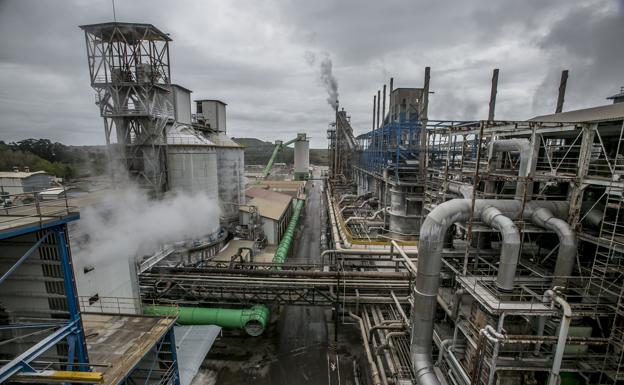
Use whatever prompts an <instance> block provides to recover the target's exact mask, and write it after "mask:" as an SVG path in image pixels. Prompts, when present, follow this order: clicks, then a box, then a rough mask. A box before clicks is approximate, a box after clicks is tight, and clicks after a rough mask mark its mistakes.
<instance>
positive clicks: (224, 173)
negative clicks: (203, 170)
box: [209, 133, 245, 227]
mask: <svg viewBox="0 0 624 385" xmlns="http://www.w3.org/2000/svg"><path fill="white" fill-rule="evenodd" d="M209 138H210V140H211V141H212V142H213V143H214V146H215V150H216V151H217V161H218V168H217V170H218V171H217V172H218V178H219V189H218V190H219V201H220V206H221V217H222V218H223V221H222V223H221V224H222V226H226V227H232V226H235V225H236V224H238V222H239V206H238V205H240V204H242V203H244V194H245V151H244V148H243V147H242V146H240V145H239V144H238V143H236V142H235V141H233V140H232V139H230V138H229V137H228V136H227V135H225V134H223V133H213V134H211V135H210V136H209Z"/></svg>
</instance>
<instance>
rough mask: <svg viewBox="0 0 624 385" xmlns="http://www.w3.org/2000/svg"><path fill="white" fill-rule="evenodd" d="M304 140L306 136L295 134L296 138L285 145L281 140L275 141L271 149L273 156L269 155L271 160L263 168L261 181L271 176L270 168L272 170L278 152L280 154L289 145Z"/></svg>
mask: <svg viewBox="0 0 624 385" xmlns="http://www.w3.org/2000/svg"><path fill="white" fill-rule="evenodd" d="M306 139H307V138H306V134H297V137H296V138H294V139H291V140H289V141H288V142H286V143H284V142H282V141H281V140H276V141H275V148H274V149H273V154H271V158H269V162H268V163H267V165H266V167H265V168H264V171H263V172H262V179H265V178H266V177H267V176H269V175H270V174H271V168H273V162H275V158H277V155H278V154H279V153H280V152H282V150H283V149H284V148H286V147H288V146H289V145H291V144H293V143H295V142H299V141H302V140H306Z"/></svg>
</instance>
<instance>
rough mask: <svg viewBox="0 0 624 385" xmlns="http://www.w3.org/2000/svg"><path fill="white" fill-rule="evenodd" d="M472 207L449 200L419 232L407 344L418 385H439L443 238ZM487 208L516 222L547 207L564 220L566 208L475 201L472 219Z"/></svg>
mask: <svg viewBox="0 0 624 385" xmlns="http://www.w3.org/2000/svg"><path fill="white" fill-rule="evenodd" d="M472 207H473V202H472V200H471V199H452V200H450V201H447V202H444V203H442V204H440V205H438V206H437V207H436V208H435V209H434V210H433V211H431V212H430V213H429V215H427V217H426V219H425V221H424V222H423V225H422V227H421V228H420V240H419V256H418V264H417V273H416V274H417V275H416V285H415V288H414V305H413V306H412V315H411V317H412V328H413V330H412V339H411V343H410V354H411V360H412V367H413V369H414V373H415V375H416V379H417V382H418V384H419V385H439V384H440V382H439V380H438V379H437V377H436V375H435V373H434V371H433V359H432V354H431V352H432V348H431V341H432V340H433V318H434V315H435V309H436V297H437V295H438V287H439V284H440V282H439V279H440V270H441V267H442V246H443V244H444V234H445V232H446V231H447V230H448V228H449V227H450V226H451V225H452V224H453V223H455V222H463V221H466V220H468V219H469V218H470V214H471V211H472ZM488 207H496V208H497V209H498V210H499V211H500V212H501V213H502V214H503V215H505V216H507V217H508V218H509V219H511V220H515V219H519V218H526V217H529V216H530V214H531V213H532V212H533V211H534V210H535V209H537V208H539V207H546V208H548V209H550V210H551V211H552V212H553V213H555V215H556V216H559V217H565V216H566V215H567V213H568V209H569V204H568V202H558V201H529V202H527V203H526V204H525V205H524V212H523V211H522V208H523V204H522V202H521V201H519V200H496V199H477V200H475V201H474V210H475V214H474V215H475V217H477V218H478V217H480V216H481V212H482V211H483V210H485V209H486V208H488Z"/></svg>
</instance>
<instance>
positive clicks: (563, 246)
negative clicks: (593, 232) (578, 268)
mask: <svg viewBox="0 0 624 385" xmlns="http://www.w3.org/2000/svg"><path fill="white" fill-rule="evenodd" d="M531 221H532V222H533V224H535V225H537V226H540V227H543V228H545V229H548V230H552V231H554V232H555V234H557V237H559V251H558V253H557V262H556V264H555V272H554V279H553V286H565V283H566V279H567V277H569V276H571V275H572V271H573V270H574V263H575V262H576V252H577V245H576V233H575V232H574V230H572V228H571V227H570V225H569V224H568V223H567V222H566V221H564V220H562V219H559V218H555V216H554V215H553V213H552V212H551V211H550V210H548V209H547V208H543V207H542V208H538V209H537V210H535V211H533V215H532V216H531Z"/></svg>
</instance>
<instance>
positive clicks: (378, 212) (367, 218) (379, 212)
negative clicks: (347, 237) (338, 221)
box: [345, 208, 386, 225]
mask: <svg viewBox="0 0 624 385" xmlns="http://www.w3.org/2000/svg"><path fill="white" fill-rule="evenodd" d="M384 211H386V209H385V208H383V209H381V210H377V211H375V212H374V213H373V214H371V215H370V216H368V217H349V218H347V220H346V221H345V225H348V224H349V223H351V221H370V220H373V219H375V218H377V216H378V215H379V214H381V213H383V212H384Z"/></svg>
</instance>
